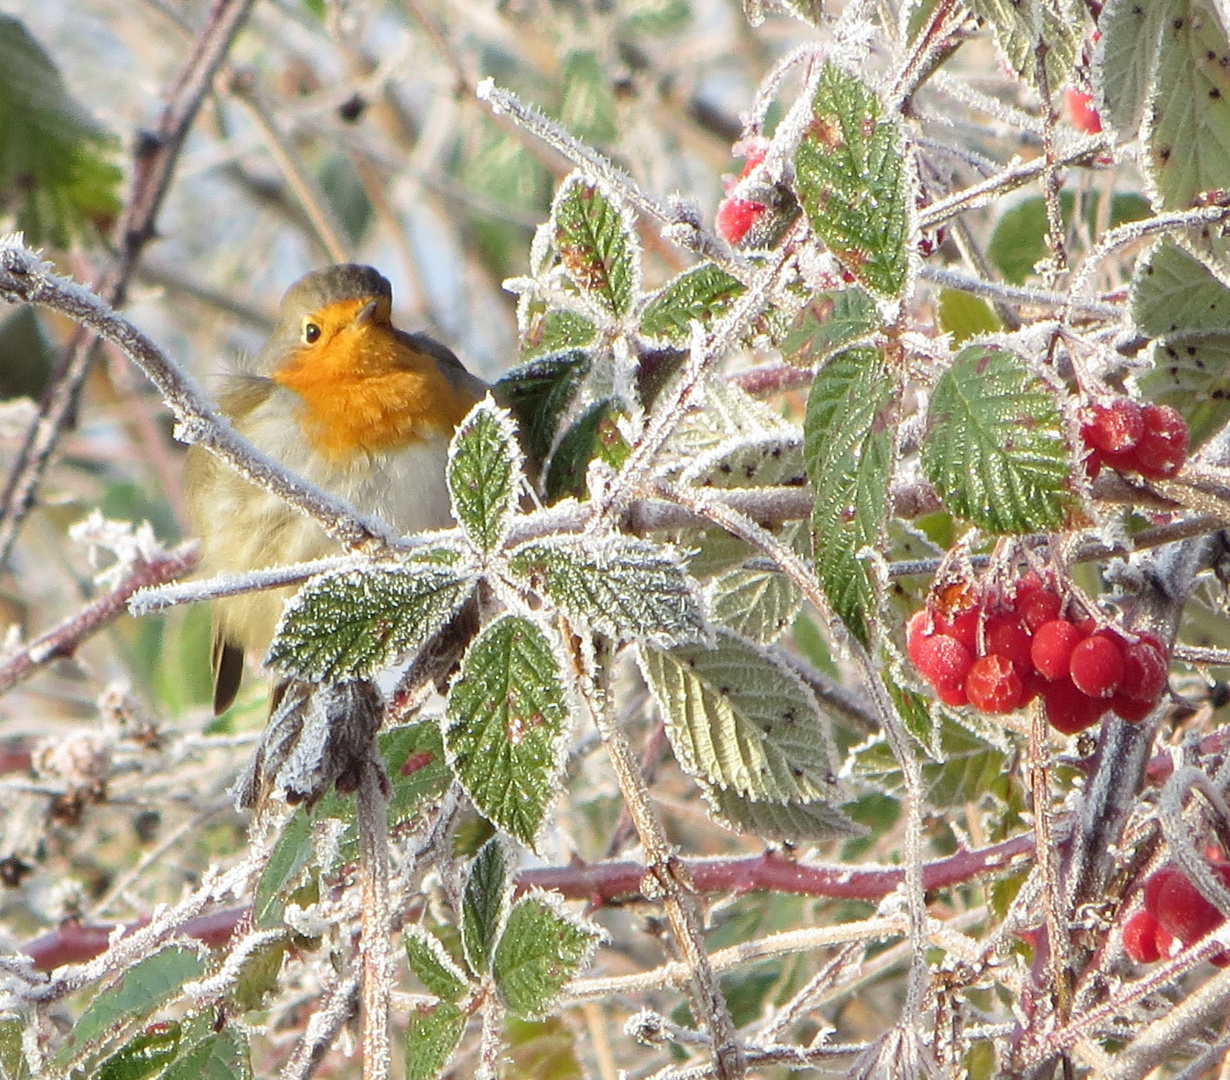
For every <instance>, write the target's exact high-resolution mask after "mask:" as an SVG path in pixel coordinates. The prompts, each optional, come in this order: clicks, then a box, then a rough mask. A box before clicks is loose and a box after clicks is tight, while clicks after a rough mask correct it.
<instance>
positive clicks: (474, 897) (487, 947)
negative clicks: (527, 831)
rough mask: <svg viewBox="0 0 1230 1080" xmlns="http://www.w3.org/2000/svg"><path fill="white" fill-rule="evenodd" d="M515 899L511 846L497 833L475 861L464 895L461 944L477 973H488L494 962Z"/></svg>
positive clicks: (466, 957)
mask: <svg viewBox="0 0 1230 1080" xmlns="http://www.w3.org/2000/svg"><path fill="white" fill-rule="evenodd" d="M511 900H512V868H511V867H510V866H509V864H508V849H507V848H506V847H505V845H504V841H503V840H501V839H500V837H499V836H493V837H492V838H491V839H490V840H488V841H487V842H486V843H485V844H484V845H483V846H482V847H481V848H479V850H478V854H477V855H475V856H474V859H473V860H472V861H471V863H470V872H469V874H467V875H466V884H465V890H464V892H463V893H462V897H461V947H462V950H463V951H464V953H465V959H466V963H467V964H469V966H470V970H471V971H472V972H473V973H474V974H475V975H483V974H485V973H486V971H487V969H488V968H489V967H490V966H491V953H492V950H493V949H494V948H495V943H496V940H497V939H498V938H499V936H500V931H501V930H503V928H504V921H505V918H506V917H507V915H508V906H509V903H510V901H511Z"/></svg>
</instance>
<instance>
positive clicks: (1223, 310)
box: [1132, 240, 1230, 337]
mask: <svg viewBox="0 0 1230 1080" xmlns="http://www.w3.org/2000/svg"><path fill="white" fill-rule="evenodd" d="M1132 318H1133V320H1135V322H1136V326H1137V328H1138V329H1139V330H1140V331H1141V333H1143V334H1147V335H1148V336H1149V337H1166V336H1168V335H1170V334H1193V333H1200V334H1210V333H1222V334H1228V333H1230V285H1227V284H1226V283H1225V282H1223V281H1221V280H1220V279H1219V278H1217V277H1216V276H1215V275H1214V274H1213V272H1212V270H1210V269H1209V268H1208V267H1207V266H1205V264H1204V263H1202V262H1201V261H1200V260H1199V259H1198V258H1196V256H1194V255H1192V254H1190V253H1189V252H1188V251H1186V250H1185V249H1184V248H1182V247H1180V246H1179V245H1178V244H1176V243H1175V242H1174V241H1173V240H1163V241H1161V242H1160V243H1159V244H1158V245H1157V246H1156V247H1154V248H1153V250H1152V251H1151V252H1149V254H1148V256H1146V257H1145V258H1144V259H1142V260H1141V261H1140V262H1139V263H1138V264H1137V269H1136V274H1135V276H1134V277H1133V279H1132Z"/></svg>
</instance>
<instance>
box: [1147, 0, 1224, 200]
mask: <svg viewBox="0 0 1230 1080" xmlns="http://www.w3.org/2000/svg"><path fill="white" fill-rule="evenodd" d="M1159 6H1162V5H1159ZM1167 16H1168V17H1164V18H1163V19H1162V24H1161V36H1160V39H1159V45H1158V54H1157V64H1156V66H1155V69H1154V85H1153V91H1152V98H1151V100H1150V109H1149V111H1148V113H1147V114H1146V120H1145V132H1144V141H1145V146H1146V149H1147V151H1148V152H1147V154H1146V155H1145V170H1146V173H1147V175H1148V177H1149V179H1150V180H1151V181H1152V183H1153V186H1154V189H1155V195H1154V205H1155V206H1156V207H1157V208H1159V209H1166V210H1170V209H1174V210H1179V209H1184V208H1186V207H1189V206H1192V205H1194V203H1195V202H1196V197H1197V195H1199V194H1200V193H1201V192H1203V191H1209V190H1211V189H1214V188H1224V187H1226V185H1227V179H1228V178H1230V64H1227V63H1226V61H1227V58H1230V44H1227V40H1226V30H1225V28H1223V27H1222V25H1221V21H1220V19H1218V17H1217V10H1216V5H1215V2H1214V0H1170V5H1169V6H1168V7H1167Z"/></svg>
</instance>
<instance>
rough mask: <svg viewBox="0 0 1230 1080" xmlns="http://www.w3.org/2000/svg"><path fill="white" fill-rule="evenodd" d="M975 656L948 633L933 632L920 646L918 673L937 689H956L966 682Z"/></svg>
mask: <svg viewBox="0 0 1230 1080" xmlns="http://www.w3.org/2000/svg"><path fill="white" fill-rule="evenodd" d="M973 662H974V657H973V656H972V655H971V654H970V651H969V649H967V648H966V647H965V646H964V645H962V644H961V642H959V641H958V640H957V639H956V638H952V637H949V636H948V635H947V634H932V635H931V636H930V637H929V638H924V639H923V641H922V642H920V643H919V646H918V661H917V664H916V665H915V666H916V667H917V668H918V673H919V674H920V675H921V676H922V677H923V678H924V679H926V680H927V682H929V683H930V684H931V685H932V686H933V687H935V689H936V690H956V689H959V688H960V687H961V686H963V685H964V684H965V676H966V675H968V674H969V669H970V666H971V665H972V664H973Z"/></svg>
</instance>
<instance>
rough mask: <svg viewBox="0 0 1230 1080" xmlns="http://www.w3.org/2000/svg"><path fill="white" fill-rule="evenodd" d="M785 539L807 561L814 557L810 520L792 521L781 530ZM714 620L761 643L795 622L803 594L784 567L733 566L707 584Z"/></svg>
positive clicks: (706, 589) (779, 634)
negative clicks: (787, 575) (754, 567)
mask: <svg viewBox="0 0 1230 1080" xmlns="http://www.w3.org/2000/svg"><path fill="white" fill-rule="evenodd" d="M781 537H782V540H783V541H785V542H786V543H787V544H788V545H789V546H790V547H791V548H793V549H794V550H795V552H796V553H797V554H799V555H801V556H802V557H803V559H804V561H807V560H809V559H810V557H811V544H810V539H811V537H810V534H809V531H808V529H807V526H806V523H805V522H802V521H794V522H790V523H788V524H787V525H784V526H783V527H782V529H781ZM705 594H706V596H707V597H708V600H709V611H710V615H711V617H712V619H713V621H714V623H715V624H716V625H718V626H724V627H725V628H726V629H728V630H731V631H733V632H734V633H736V634H740V635H742V636H743V637H745V638H750V639H751V640H752V641H755V642H757V643H758V644H760V645H767V644H769V643H770V642H772V641H776V640H777V639H778V638H779V637H780V636H781V635H782V633H783V632H785V630H786V628H787V627H788V626H790V624H791V623H792V622H794V618H795V616H796V615H797V614H798V612H799V607H800V606H801V605H802V601H803V594H802V593H801V592H800V591H799V587H798V586H797V585H795V584H794V582H792V581H791V580H790V579H789V578H788V577H786V575H785V574H783V573H782V572H781V571H780V570H773V569H767V568H766V569H750V568H747V567H744V566H736V567H733V568H731V569H729V570H727V571H725V572H724V573H721V574H719V575H718V576H717V577H715V578H714V579H713V580H712V581H710V582H709V583H708V584H707V585H706V587H705Z"/></svg>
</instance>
